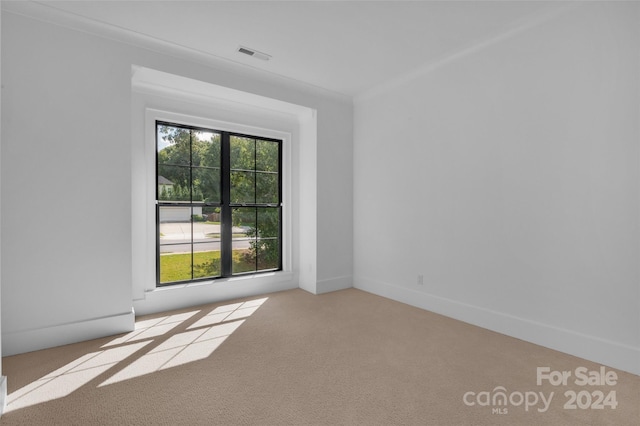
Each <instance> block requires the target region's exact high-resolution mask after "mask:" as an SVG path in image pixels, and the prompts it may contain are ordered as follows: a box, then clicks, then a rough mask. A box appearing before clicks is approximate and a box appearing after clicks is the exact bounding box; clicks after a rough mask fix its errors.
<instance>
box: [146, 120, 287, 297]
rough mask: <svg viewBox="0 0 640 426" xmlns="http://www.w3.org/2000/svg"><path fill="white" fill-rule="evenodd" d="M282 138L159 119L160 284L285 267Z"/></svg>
mask: <svg viewBox="0 0 640 426" xmlns="http://www.w3.org/2000/svg"><path fill="white" fill-rule="evenodd" d="M281 167H282V141H281V140H275V139H269V138H264V137H259V136H251V135H243V134H237V133H232V132H226V131H220V130H215V129H207V128H201V127H195V126H188V125H183V124H176V123H169V122H164V121H156V197H155V199H156V223H157V226H156V241H157V244H156V246H157V250H156V253H157V262H156V264H157V274H156V276H157V278H156V280H157V284H158V285H167V284H174V283H179V282H185V281H196V280H204V279H213V278H220V277H230V276H232V275H239V274H247V273H255V272H258V271H260V272H264V271H274V270H281V269H282V207H281V206H282V202H281V201H282V200H281V197H282V195H281V194H282V173H281Z"/></svg>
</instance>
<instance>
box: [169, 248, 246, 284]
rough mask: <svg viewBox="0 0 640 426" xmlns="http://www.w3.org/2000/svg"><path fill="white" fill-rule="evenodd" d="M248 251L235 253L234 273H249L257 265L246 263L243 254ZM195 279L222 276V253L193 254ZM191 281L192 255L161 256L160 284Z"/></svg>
mask: <svg viewBox="0 0 640 426" xmlns="http://www.w3.org/2000/svg"><path fill="white" fill-rule="evenodd" d="M245 251H246V250H234V251H233V271H234V272H247V271H252V270H254V269H255V265H254V264H251V263H247V262H244V261H243V259H242V254H243V253H244V252H245ZM193 263H194V265H195V268H194V275H195V276H194V278H205V277H215V276H217V275H219V274H220V252H219V251H201V252H196V253H194V254H193ZM190 279H191V253H178V254H163V255H161V256H160V282H161V283H169V282H173V281H184V280H190Z"/></svg>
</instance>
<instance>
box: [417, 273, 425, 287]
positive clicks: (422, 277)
mask: <svg viewBox="0 0 640 426" xmlns="http://www.w3.org/2000/svg"><path fill="white" fill-rule="evenodd" d="M418 285H424V275H418Z"/></svg>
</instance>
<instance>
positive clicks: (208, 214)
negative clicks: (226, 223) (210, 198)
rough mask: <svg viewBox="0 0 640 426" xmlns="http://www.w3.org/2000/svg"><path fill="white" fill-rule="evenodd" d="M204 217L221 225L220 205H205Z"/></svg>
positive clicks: (208, 221) (203, 209)
mask: <svg viewBox="0 0 640 426" xmlns="http://www.w3.org/2000/svg"><path fill="white" fill-rule="evenodd" d="M202 217H203V219H204V221H205V222H207V223H213V224H216V225H220V207H203V208H202Z"/></svg>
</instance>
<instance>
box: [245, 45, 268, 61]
mask: <svg viewBox="0 0 640 426" xmlns="http://www.w3.org/2000/svg"><path fill="white" fill-rule="evenodd" d="M238 52H240V53H244V54H245V55H249V56H252V57H254V58H258V59H262V60H263V61H268V60H269V59H271V55H267V54H266V53H262V52H258V51H257V50H255V49H251V48H249V47H244V46H239V47H238Z"/></svg>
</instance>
